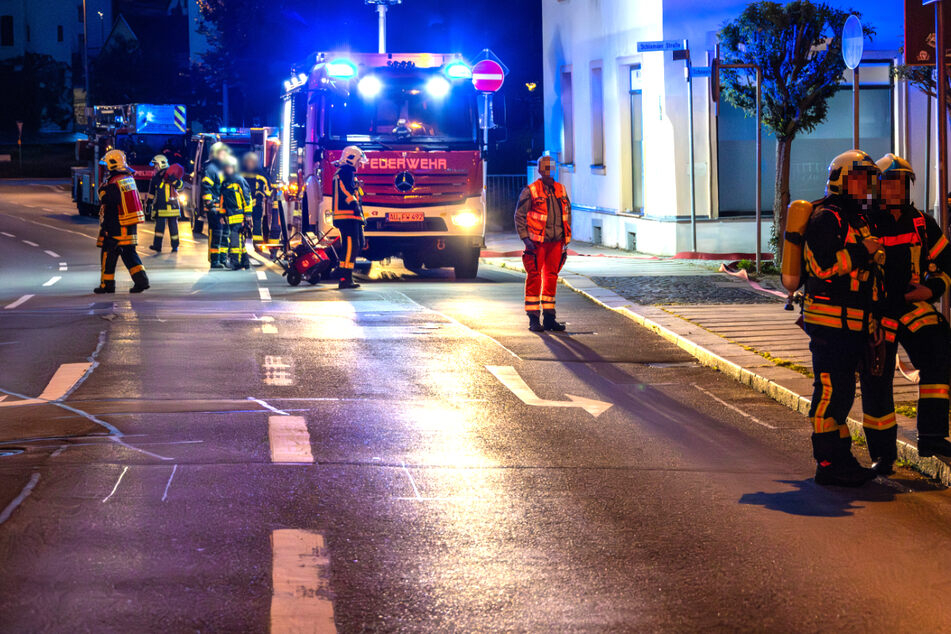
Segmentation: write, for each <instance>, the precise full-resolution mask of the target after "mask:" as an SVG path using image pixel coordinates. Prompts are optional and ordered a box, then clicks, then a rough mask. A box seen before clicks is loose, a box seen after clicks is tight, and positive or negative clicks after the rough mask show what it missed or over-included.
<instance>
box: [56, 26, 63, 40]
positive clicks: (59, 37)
mask: <svg viewBox="0 0 951 634" xmlns="http://www.w3.org/2000/svg"><path fill="white" fill-rule="evenodd" d="M56 41H57V42H62V41H63V25H62V24H60V25H59V26H57V27H56Z"/></svg>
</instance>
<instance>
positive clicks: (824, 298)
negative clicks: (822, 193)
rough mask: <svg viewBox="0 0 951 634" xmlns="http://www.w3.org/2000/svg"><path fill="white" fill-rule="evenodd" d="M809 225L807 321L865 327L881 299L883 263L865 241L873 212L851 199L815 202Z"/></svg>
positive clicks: (837, 197)
mask: <svg viewBox="0 0 951 634" xmlns="http://www.w3.org/2000/svg"><path fill="white" fill-rule="evenodd" d="M814 207H815V210H814V211H813V212H812V216H811V217H810V218H809V223H808V224H807V225H806V240H805V246H804V249H803V258H804V259H805V264H806V278H805V295H806V296H805V302H804V307H803V317H804V320H805V322H806V323H807V324H813V325H817V326H827V327H831V328H846V329H848V330H853V331H859V332H864V331H867V330H868V328H869V322H870V320H871V319H873V318H874V317H875V314H874V313H875V312H876V310H877V307H878V306H879V302H880V300H881V299H882V297H881V296H882V282H881V267H880V265H878V264H876V262H875V261H874V260H873V258H872V256H870V255H869V253H868V250H867V249H866V248H865V245H864V244H863V241H864V240H865V238H868V237H870V236H871V235H872V232H871V225H870V223H869V214H868V212H866V211H865V210H863V209H862V208H861V206H859V205H858V204H856V203H855V202H854V201H852V199H851V198H848V197H846V196H841V195H831V196H827V197H826V198H823V199H822V200H820V201H818V202H816V203H814Z"/></svg>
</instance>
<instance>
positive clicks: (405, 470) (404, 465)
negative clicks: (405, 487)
mask: <svg viewBox="0 0 951 634" xmlns="http://www.w3.org/2000/svg"><path fill="white" fill-rule="evenodd" d="M400 466H401V467H402V468H403V473H405V474H406V477H407V478H409V483H410V484H411V485H413V494H414V495H415V496H416V499H417V500H422V499H423V496H422V495H420V494H419V487H417V486H416V480H414V479H413V474H412V473H410V472H409V469H407V468H406V463H405V462H403V461H402V460H400Z"/></svg>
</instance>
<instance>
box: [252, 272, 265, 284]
mask: <svg viewBox="0 0 951 634" xmlns="http://www.w3.org/2000/svg"><path fill="white" fill-rule="evenodd" d="M255 273H256V274H257V276H258V279H259V280H261V281H262V282H263V281H264V280H266V279H267V274H266V273H265V272H264V271H255Z"/></svg>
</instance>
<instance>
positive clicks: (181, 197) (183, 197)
mask: <svg viewBox="0 0 951 634" xmlns="http://www.w3.org/2000/svg"><path fill="white" fill-rule="evenodd" d="M178 202H179V203H180V204H181V206H182V207H185V206H187V205H188V194H186V193H185V192H178Z"/></svg>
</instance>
